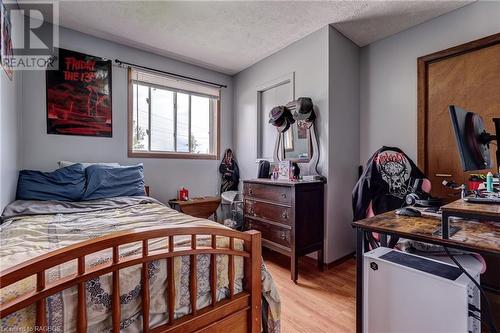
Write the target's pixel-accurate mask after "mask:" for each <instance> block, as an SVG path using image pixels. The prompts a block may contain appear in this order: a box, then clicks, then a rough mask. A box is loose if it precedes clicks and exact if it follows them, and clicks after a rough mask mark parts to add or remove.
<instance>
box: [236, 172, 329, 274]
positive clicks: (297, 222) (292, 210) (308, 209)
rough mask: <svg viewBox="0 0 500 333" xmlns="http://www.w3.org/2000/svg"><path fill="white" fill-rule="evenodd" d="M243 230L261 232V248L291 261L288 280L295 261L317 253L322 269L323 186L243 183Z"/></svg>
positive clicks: (295, 271) (317, 183)
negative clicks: (279, 254) (286, 257)
mask: <svg viewBox="0 0 500 333" xmlns="http://www.w3.org/2000/svg"><path fill="white" fill-rule="evenodd" d="M243 194H244V219H245V228H246V229H256V230H258V231H260V232H261V233H262V246H263V247H266V248H268V249H271V250H274V251H277V252H280V253H282V254H284V255H286V256H288V257H290V261H291V278H292V280H293V281H294V282H296V281H297V278H298V259H299V257H301V256H304V255H307V254H309V253H312V252H315V251H318V266H319V268H320V269H322V267H323V237H324V226H323V223H324V222H323V221H324V218H323V216H324V183H323V182H320V181H311V182H306V181H290V180H277V181H273V180H270V179H253V180H245V181H244V182H243Z"/></svg>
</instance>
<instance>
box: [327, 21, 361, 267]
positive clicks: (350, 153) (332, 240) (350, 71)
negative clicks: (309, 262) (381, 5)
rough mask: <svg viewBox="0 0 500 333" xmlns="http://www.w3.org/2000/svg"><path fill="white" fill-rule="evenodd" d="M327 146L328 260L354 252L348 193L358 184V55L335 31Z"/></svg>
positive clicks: (332, 35) (331, 48) (331, 43)
mask: <svg viewBox="0 0 500 333" xmlns="http://www.w3.org/2000/svg"><path fill="white" fill-rule="evenodd" d="M329 55H330V56H329V75H330V77H329V101H330V102H329V104H330V116H329V142H328V164H329V166H328V221H329V222H328V224H327V225H326V235H327V241H326V246H327V251H326V253H328V254H329V256H328V257H327V258H328V259H329V261H333V260H337V259H339V258H341V257H343V256H345V255H347V254H350V253H351V252H353V251H354V245H355V242H354V232H353V229H352V227H351V222H352V218H353V215H352V200H351V191H352V189H353V188H354V185H355V184H356V182H357V180H358V165H359V162H358V158H359V55H360V49H359V47H358V46H357V45H355V44H354V43H353V42H351V41H350V40H349V39H347V38H345V37H344V36H343V35H342V34H340V33H339V32H338V31H337V30H335V29H333V28H330V34H329Z"/></svg>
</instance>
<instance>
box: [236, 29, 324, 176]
mask: <svg viewBox="0 0 500 333" xmlns="http://www.w3.org/2000/svg"><path fill="white" fill-rule="evenodd" d="M327 68H328V27H324V28H323V29H321V30H318V31H316V32H314V33H312V34H310V35H309V36H306V37H305V38H303V39H301V40H299V41H298V42H296V43H294V44H292V45H290V46H288V47H286V48H285V49H283V50H281V51H279V52H277V53H275V54H273V55H271V56H269V57H267V58H266V59H264V60H262V61H260V62H258V63H257V64H255V65H253V66H251V67H249V68H247V69H245V70H244V71H242V72H240V73H238V74H237V75H236V76H235V77H234V108H233V109H234V126H233V139H234V147H235V153H236V157H237V158H238V162H239V167H240V173H241V178H242V179H246V178H247V179H248V178H255V177H256V176H257V163H256V158H257V90H258V89H259V88H260V87H262V86H265V83H267V82H269V81H273V80H276V79H279V78H281V77H283V76H284V75H287V74H289V73H291V72H295V97H301V96H308V97H311V98H312V100H313V102H314V104H315V106H316V107H317V108H318V119H317V121H316V124H317V127H318V133H319V138H320V142H327V141H328V70H327ZM320 149H321V152H320V153H321V154H320V155H321V157H320V161H319V169H320V172H321V173H322V174H324V175H327V173H328V159H327V156H328V155H327V152H328V146H327V145H320Z"/></svg>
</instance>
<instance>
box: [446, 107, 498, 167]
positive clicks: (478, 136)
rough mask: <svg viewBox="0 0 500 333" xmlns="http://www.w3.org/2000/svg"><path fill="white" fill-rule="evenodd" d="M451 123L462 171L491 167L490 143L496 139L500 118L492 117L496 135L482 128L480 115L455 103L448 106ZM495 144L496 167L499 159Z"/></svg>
mask: <svg viewBox="0 0 500 333" xmlns="http://www.w3.org/2000/svg"><path fill="white" fill-rule="evenodd" d="M449 111H450V117H451V123H452V125H453V130H454V132H455V139H456V142H457V147H458V151H459V154H460V162H461V164H462V169H463V170H464V171H473V170H485V169H491V168H492V167H493V166H492V161H491V155H490V146H489V145H490V143H491V142H492V141H494V140H497V141H498V139H497V138H498V137H499V135H500V134H499V132H500V118H494V119H493V121H494V123H495V129H496V132H497V133H496V135H491V134H489V133H487V132H486V130H485V128H484V123H483V119H482V118H481V116H480V115H478V114H477V113H473V112H468V111H466V110H464V109H461V108H459V107H457V106H455V105H450V106H449ZM499 155H500V153H499V150H498V146H497V152H496V159H497V167H498V163H499V160H500V157H499Z"/></svg>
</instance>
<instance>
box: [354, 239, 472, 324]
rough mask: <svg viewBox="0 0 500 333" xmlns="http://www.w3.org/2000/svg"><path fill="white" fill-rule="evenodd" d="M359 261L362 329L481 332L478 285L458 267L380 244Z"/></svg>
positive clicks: (469, 271) (470, 271)
mask: <svg viewBox="0 0 500 333" xmlns="http://www.w3.org/2000/svg"><path fill="white" fill-rule="evenodd" d="M363 261H364V268H363V288H364V289H363V290H364V292H363V332H365V333H424V332H425V333H438V332H439V333H467V332H473V333H476V332H477V333H479V332H480V331H481V323H480V316H481V312H480V294H479V290H478V289H477V287H476V286H475V285H474V284H473V283H472V282H471V281H470V279H469V278H468V277H467V276H466V275H465V274H463V273H462V271H461V270H460V269H458V267H456V266H454V265H450V264H447V263H444V262H441V261H437V260H433V259H429V258H425V257H421V256H417V255H414V254H409V253H405V252H401V251H396V250H392V249H389V248H384V247H379V248H377V249H375V250H373V251H370V252H366V253H365V254H364V260H363ZM467 271H468V273H469V274H471V275H472V276H473V277H474V278H475V279H476V281H479V273H480V271H479V269H470V268H467Z"/></svg>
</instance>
